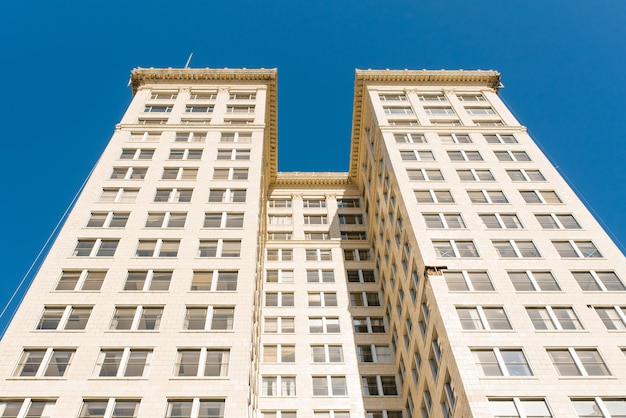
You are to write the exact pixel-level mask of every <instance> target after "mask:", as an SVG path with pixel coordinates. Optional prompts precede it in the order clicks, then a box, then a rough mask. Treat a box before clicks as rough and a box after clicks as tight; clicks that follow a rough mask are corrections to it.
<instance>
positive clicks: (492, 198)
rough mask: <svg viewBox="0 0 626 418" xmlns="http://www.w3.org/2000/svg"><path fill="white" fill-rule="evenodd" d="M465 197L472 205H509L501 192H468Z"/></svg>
mask: <svg viewBox="0 0 626 418" xmlns="http://www.w3.org/2000/svg"><path fill="white" fill-rule="evenodd" d="M467 195H468V196H469V198H470V200H471V201H472V203H488V204H496V203H509V201H508V199H507V198H506V196H505V195H504V193H503V192H502V191H501V190H468V191H467Z"/></svg>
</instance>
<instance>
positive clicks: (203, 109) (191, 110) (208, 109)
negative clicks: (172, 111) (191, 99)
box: [185, 105, 213, 113]
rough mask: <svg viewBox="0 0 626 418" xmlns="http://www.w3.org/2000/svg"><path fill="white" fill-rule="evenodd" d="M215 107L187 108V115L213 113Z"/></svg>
mask: <svg viewBox="0 0 626 418" xmlns="http://www.w3.org/2000/svg"><path fill="white" fill-rule="evenodd" d="M211 112H213V106H189V105H187V106H185V113H211Z"/></svg>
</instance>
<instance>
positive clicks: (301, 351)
mask: <svg viewBox="0 0 626 418" xmlns="http://www.w3.org/2000/svg"><path fill="white" fill-rule="evenodd" d="M131 80H132V89H133V94H134V98H133V100H132V102H131V104H130V106H129V107H128V110H127V111H126V113H125V115H124V116H123V118H122V120H121V122H120V123H119V125H117V127H116V130H115V133H114V134H113V136H112V138H111V140H110V142H109V145H108V146H107V148H106V150H105V151H104V153H103V155H102V157H101V159H100V160H99V162H98V164H97V165H96V167H95V169H94V171H93V173H92V175H91V176H90V178H89V179H88V182H87V183H86V186H85V187H84V190H83V191H82V193H81V195H80V198H79V199H78V201H77V202H76V204H75V207H74V208H73V210H72V212H71V214H70V215H69V218H68V220H67V222H66V223H65V226H64V227H63V229H62V230H61V232H60V233H59V235H58V238H57V239H56V242H55V243H54V245H53V246H52V248H51V250H50V252H49V254H48V256H47V258H46V260H45V261H44V263H43V265H42V266H41V268H40V270H39V272H38V274H37V276H36V278H35V279H34V282H33V284H32V286H31V288H30V289H29V291H28V293H27V295H26V297H25V299H24V301H23V303H22V304H21V307H20V308H19V310H18V311H17V313H16V315H15V317H14V319H13V321H12V323H11V325H10V327H9V329H8V330H7V332H6V334H5V336H4V338H3V340H2V342H1V343H0V417H19V418H24V417H29V418H31V417H63V418H67V417H81V418H82V417H103V418H110V417H126V418H128V417H141V418H154V417H157V418H158V417H167V418H174V417H176V418H181V417H192V418H218V417H219V418H222V417H225V418H240V417H250V418H252V417H254V418H363V417H366V418H411V417H423V418H425V417H432V418H436V417H459V418H470V417H477V418H478V417H481V418H482V417H500V418H504V417H526V418H531V417H575V416H580V417H605V418H608V417H624V416H626V355H625V354H626V333H625V331H626V302H625V299H624V296H625V295H626V293H625V292H626V287H625V286H624V281H623V280H624V279H626V264H625V263H624V257H623V255H622V254H621V252H620V251H619V250H618V248H617V247H616V246H615V245H614V244H613V243H612V241H611V240H610V239H609V238H608V237H607V235H606V234H605V232H604V231H603V230H602V228H601V227H600V226H599V225H598V223H597V222H596V221H595V220H594V218H593V217H592V216H591V215H590V214H589V212H588V211H587V209H586V208H585V207H584V205H583V204H582V203H581V202H580V201H579V199H578V198H577V197H576V195H575V194H574V193H573V192H572V190H571V189H570V188H569V187H568V185H567V184H566V182H565V181H564V180H563V179H562V178H561V176H560V175H559V174H558V173H557V171H556V170H555V169H554V167H553V166H552V165H551V164H550V163H549V161H548V160H547V159H546V157H545V156H544V155H543V154H542V152H541V151H540V150H539V149H538V147H537V146H536V145H535V143H534V142H533V140H532V139H531V138H530V136H529V135H528V133H527V132H526V128H525V127H524V126H521V125H520V124H519V122H518V121H517V120H516V119H515V117H514V116H513V115H512V114H511V113H510V111H509V110H508V109H507V107H506V106H505V105H504V104H503V103H502V101H501V100H500V98H499V97H498V95H497V91H498V87H499V85H500V75H499V74H498V73H497V72H495V71H443V70H442V71H426V70H422V71H407V70H404V71H389V70H387V71H371V70H368V71H360V70H357V72H356V82H355V93H354V110H353V125H352V126H353V128H352V149H351V154H350V169H349V172H347V173H302V172H294V173H286V172H278V171H277V91H276V71H275V70H243V69H241V70H233V69H223V70H219V69H136V70H133V72H132V77H131Z"/></svg>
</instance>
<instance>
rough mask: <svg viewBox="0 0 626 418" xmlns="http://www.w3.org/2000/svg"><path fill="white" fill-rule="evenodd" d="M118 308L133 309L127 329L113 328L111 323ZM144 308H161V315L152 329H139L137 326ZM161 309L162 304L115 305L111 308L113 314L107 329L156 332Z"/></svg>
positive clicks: (162, 308)
mask: <svg viewBox="0 0 626 418" xmlns="http://www.w3.org/2000/svg"><path fill="white" fill-rule="evenodd" d="M118 309H134V311H135V313H134V314H133V320H132V322H131V325H130V328H129V329H117V328H113V324H114V323H113V321H114V320H115V313H116V311H117V310H118ZM146 309H160V310H161V316H160V317H159V319H158V320H157V321H156V325H155V328H154V329H143V328H141V329H140V328H139V324H140V323H141V320H142V317H143V313H144V310H146ZM163 310H164V307H163V305H134V306H127V305H116V306H115V308H114V309H113V315H112V316H111V320H110V321H109V328H108V330H109V331H116V332H124V331H141V332H158V331H159V328H160V327H161V320H162V319H163Z"/></svg>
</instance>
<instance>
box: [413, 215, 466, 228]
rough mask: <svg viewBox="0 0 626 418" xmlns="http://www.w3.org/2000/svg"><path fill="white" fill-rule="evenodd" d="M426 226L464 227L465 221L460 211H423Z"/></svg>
mask: <svg viewBox="0 0 626 418" xmlns="http://www.w3.org/2000/svg"><path fill="white" fill-rule="evenodd" d="M422 216H423V217H424V221H425V222H426V228H446V229H463V228H465V223H464V222H463V218H461V214H460V213H423V214H422Z"/></svg>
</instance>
